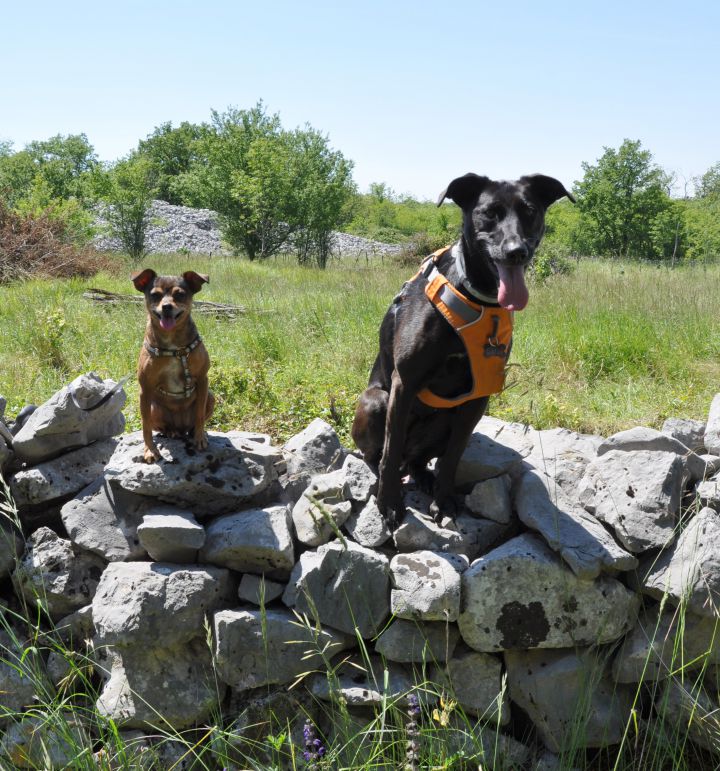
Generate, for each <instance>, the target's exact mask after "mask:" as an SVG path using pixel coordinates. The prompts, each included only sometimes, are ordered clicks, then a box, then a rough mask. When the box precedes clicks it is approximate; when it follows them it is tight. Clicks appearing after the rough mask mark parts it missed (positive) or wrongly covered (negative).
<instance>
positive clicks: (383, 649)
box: [375, 618, 460, 664]
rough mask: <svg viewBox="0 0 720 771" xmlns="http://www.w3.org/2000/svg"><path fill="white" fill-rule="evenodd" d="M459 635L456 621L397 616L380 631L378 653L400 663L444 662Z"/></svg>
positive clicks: (377, 644)
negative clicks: (410, 618) (411, 618)
mask: <svg viewBox="0 0 720 771" xmlns="http://www.w3.org/2000/svg"><path fill="white" fill-rule="evenodd" d="M459 637H460V633H459V632H458V629H457V626H456V625H455V624H450V623H443V622H439V621H407V620H405V619H403V618H397V619H395V620H394V621H393V622H392V623H391V624H389V625H388V626H387V627H385V629H383V631H382V632H381V634H380V636H379V637H378V639H377V641H376V643H375V652H376V653H379V654H380V655H381V656H384V657H385V658H386V659H388V660H389V661H396V662H398V663H399V664H412V663H418V664H419V663H433V662H445V661H447V659H448V656H451V655H452V653H453V651H454V650H455V646H456V645H457V641H458V639H459Z"/></svg>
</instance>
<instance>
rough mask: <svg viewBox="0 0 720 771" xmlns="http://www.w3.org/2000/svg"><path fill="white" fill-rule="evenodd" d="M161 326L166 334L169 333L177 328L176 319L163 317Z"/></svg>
mask: <svg viewBox="0 0 720 771" xmlns="http://www.w3.org/2000/svg"><path fill="white" fill-rule="evenodd" d="M160 326H161V327H162V329H164V330H165V331H166V332H169V331H170V330H171V329H172V328H173V327H174V326H175V319H170V318H167V317H166V316H163V317H162V318H161V319H160Z"/></svg>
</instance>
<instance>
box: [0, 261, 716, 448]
mask: <svg viewBox="0 0 720 771" xmlns="http://www.w3.org/2000/svg"><path fill="white" fill-rule="evenodd" d="M118 260H119V265H118V272H117V275H100V276H97V277H96V278H94V279H92V280H90V281H83V280H71V281H40V280H38V281H31V282H27V283H22V284H15V285H8V286H3V287H0V350H1V351H2V354H3V365H2V367H1V368H0V394H2V395H4V396H5V397H6V398H7V399H8V409H7V412H8V414H9V415H10V416H12V415H13V414H14V413H15V412H17V410H19V409H20V407H22V406H23V404H26V403H30V402H32V403H40V402H42V401H44V400H45V399H47V398H48V397H49V396H50V395H51V394H52V393H53V392H54V391H55V390H57V389H58V388H60V387H61V386H62V385H64V384H65V383H66V382H68V381H69V380H70V379H72V378H73V377H75V376H76V375H78V374H80V373H82V372H86V371H88V370H95V371H96V372H98V373H99V374H101V375H102V376H104V377H112V378H115V379H117V378H120V377H122V376H124V375H131V378H130V381H129V382H128V385H127V391H128V395H129V398H128V406H127V407H126V410H125V413H126V416H127V418H128V424H129V427H130V428H137V427H139V416H138V413H137V386H136V383H135V378H134V371H135V363H136V359H137V354H138V350H139V346H140V342H141V339H142V334H143V328H144V312H143V310H142V308H141V307H140V306H131V305H125V306H116V307H105V306H99V305H97V304H94V303H92V302H90V301H89V300H87V299H84V298H83V296H82V294H83V291H84V290H85V289H87V288H88V287H89V286H98V287H101V288H104V289H109V290H113V291H116V292H122V293H128V294H132V293H133V292H134V290H133V287H132V285H131V283H130V282H129V280H128V275H129V273H130V270H131V266H130V265H129V264H126V263H124V262H121V258H118ZM145 264H147V265H152V266H153V267H154V268H155V269H156V270H158V271H159V272H176V271H182V270H185V269H188V268H192V269H194V270H198V271H200V272H206V273H208V274H209V275H210V284H209V285H208V286H207V287H206V288H205V289H204V290H203V292H202V294H200V295H199V296H198V299H206V300H213V301H217V302H227V303H234V304H239V305H242V306H245V307H246V308H247V313H245V314H244V315H242V316H241V317H240V318H238V319H237V320H234V321H232V320H227V319H220V318H212V317H209V316H204V315H203V316H198V317H197V320H198V325H199V327H200V331H201V334H202V336H203V338H204V340H205V343H206V346H207V348H208V350H209V351H210V356H211V358H212V369H211V373H210V374H211V387H212V388H213V389H214V390H215V392H216V394H217V395H218V396H219V397H220V401H219V407H218V410H217V412H216V415H215V417H214V420H213V427H214V428H217V429H223V430H224V429H229V428H243V429H248V430H250V429H252V430H262V431H267V432H269V433H270V434H271V435H272V436H273V437H274V438H275V439H276V440H278V441H281V440H285V439H287V438H288V437H289V436H290V435H292V434H293V433H295V432H297V431H298V430H300V429H301V428H303V427H304V426H305V425H306V424H307V423H308V422H309V421H310V420H311V419H312V418H314V417H316V416H321V417H323V418H325V419H327V420H329V421H330V422H332V423H333V424H334V425H335V426H336V428H337V429H338V431H339V433H340V434H341V436H342V437H343V439H345V440H347V439H348V432H349V427H350V423H351V421H352V413H353V408H354V402H355V399H356V398H357V395H358V394H359V393H360V391H361V390H362V389H363V388H364V386H365V383H366V380H367V375H368V372H369V369H370V366H371V364H372V361H373V359H374V357H375V354H376V351H377V329H378V325H379V323H380V320H381V318H382V315H383V313H384V312H385V309H386V307H387V306H388V303H389V302H390V300H391V298H392V297H393V295H394V294H395V293H396V292H397V291H398V289H399V288H400V286H401V285H402V283H403V281H404V280H406V279H407V278H409V277H410V276H411V275H412V269H409V268H400V267H398V266H395V265H393V264H392V263H388V262H385V263H384V264H383V263H379V262H378V263H375V264H370V265H367V264H354V263H353V264H339V263H335V264H333V265H332V266H331V267H330V268H328V269H327V270H325V271H320V270H315V269H308V268H299V267H297V266H295V265H290V264H286V263H278V262H268V263H264V264H259V263H250V262H247V261H245V260H235V259H218V258H214V259H207V258H200V259H198V258H187V257H179V256H165V257H160V256H157V255H155V256H152V257H151V258H148V259H147V260H146V261H145ZM718 296H720V266H715V265H712V266H687V267H680V268H675V269H673V270H671V269H668V268H663V267H654V266H649V265H639V264H621V263H610V262H595V261H584V262H580V263H579V264H578V266H577V269H576V270H575V271H574V272H573V273H572V274H571V275H567V276H556V277H553V278H551V279H550V280H549V281H547V282H546V283H545V284H544V285H537V286H534V287H532V288H531V301H530V305H529V307H528V308H527V309H526V310H525V311H523V312H522V313H519V314H518V315H517V318H516V336H515V343H514V348H513V355H512V368H511V374H510V376H509V378H508V384H509V387H508V389H507V390H506V392H505V393H504V394H503V395H502V396H500V397H497V398H496V399H495V400H494V401H493V402H492V404H491V408H490V409H491V412H492V413H493V414H494V415H497V416H498V417H502V418H504V419H512V420H518V421H523V422H527V423H531V424H533V425H535V426H537V427H539V428H541V427H551V426H556V425H560V426H565V427H568V428H573V429H576V430H579V431H585V432H596V433H600V434H604V435H607V434H610V433H612V432H614V431H616V430H619V429H622V428H626V427H628V426H632V425H638V424H643V425H651V426H660V425H661V424H662V422H663V420H664V419H665V418H666V417H668V416H670V415H674V416H682V417H688V418H698V419H704V418H705V416H706V414H707V410H708V407H709V404H710V400H711V399H712V396H713V394H714V393H715V392H716V391H717V390H720V388H718V386H719V385H720V356H719V355H718V354H720V317H718V315H717V314H715V313H713V309H714V303H715V298H717V297H718Z"/></svg>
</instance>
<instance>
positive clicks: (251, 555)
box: [199, 505, 295, 579]
mask: <svg viewBox="0 0 720 771" xmlns="http://www.w3.org/2000/svg"><path fill="white" fill-rule="evenodd" d="M199 560H200V562H210V563H212V564H214V565H221V566H223V567H227V568H230V569H231V570H237V571H239V572H240V573H256V574H263V573H265V574H267V576H268V577H269V578H280V579H283V578H287V576H289V575H290V571H291V570H292V568H293V565H294V564H295V548H294V546H293V539H292V532H291V529H290V512H289V511H288V508H287V506H285V505H278V506H267V507H265V508H261V509H246V510H245V511H238V512H236V513H234V514H225V515H224V516H222V517H217V518H216V519H214V520H212V522H210V523H209V524H208V525H207V527H206V528H205V546H203V548H202V550H201V551H200V555H199Z"/></svg>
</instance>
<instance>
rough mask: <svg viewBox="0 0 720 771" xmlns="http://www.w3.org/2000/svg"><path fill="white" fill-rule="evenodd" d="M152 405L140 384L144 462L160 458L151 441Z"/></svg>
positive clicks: (151, 461)
mask: <svg viewBox="0 0 720 771" xmlns="http://www.w3.org/2000/svg"><path fill="white" fill-rule="evenodd" d="M151 412H152V405H151V401H150V396H149V395H148V392H147V390H145V389H144V388H143V387H142V383H141V384H140V418H141V419H142V432H143V443H144V445H145V450H144V452H143V459H144V460H145V463H153V462H154V461H158V460H160V451H159V450H158V448H157V447H156V445H155V442H154V441H153V434H152V432H153V426H152V420H151Z"/></svg>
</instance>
